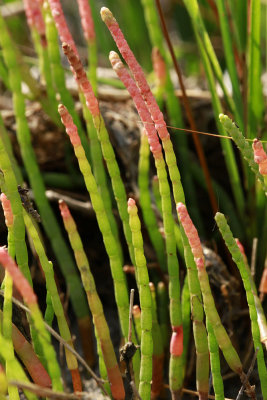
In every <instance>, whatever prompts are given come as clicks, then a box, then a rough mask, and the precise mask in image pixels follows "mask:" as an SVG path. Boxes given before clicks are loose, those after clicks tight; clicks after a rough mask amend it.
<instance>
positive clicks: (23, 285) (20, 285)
mask: <svg viewBox="0 0 267 400" xmlns="http://www.w3.org/2000/svg"><path fill="white" fill-rule="evenodd" d="M0 263H1V265H2V266H3V267H4V268H5V270H7V271H8V273H9V274H10V275H11V277H12V279H13V282H14V285H15V286H16V288H17V290H18V291H19V293H20V294H21V296H22V297H23V300H24V301H25V303H26V304H27V305H28V307H29V308H30V310H31V313H32V314H31V317H32V321H33V324H34V326H35V329H36V330H37V331H38V332H39V340H40V343H41V346H42V350H43V353H44V356H45V358H46V362H47V368H48V372H49V375H50V378H51V381H52V388H53V389H54V390H58V391H62V390H63V388H62V384H61V380H60V369H59V365H58V363H57V359H56V354H55V351H54V348H53V346H52V344H51V339H50V335H49V333H48V332H47V330H46V329H45V325H44V321H43V318H42V314H41V312H40V309H39V307H38V302H37V297H36V295H35V294H34V292H33V290H32V287H31V286H30V284H29V282H28V281H27V279H26V278H25V277H24V276H23V275H22V273H21V271H20V270H19V269H18V267H17V265H16V263H15V262H14V261H13V260H12V258H11V257H10V256H9V255H8V253H7V251H6V250H5V249H4V248H0Z"/></svg>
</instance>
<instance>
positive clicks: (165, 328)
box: [157, 282, 170, 349]
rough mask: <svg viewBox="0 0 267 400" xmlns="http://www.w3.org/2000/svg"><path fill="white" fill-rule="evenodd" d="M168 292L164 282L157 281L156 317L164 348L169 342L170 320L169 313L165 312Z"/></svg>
mask: <svg viewBox="0 0 267 400" xmlns="http://www.w3.org/2000/svg"><path fill="white" fill-rule="evenodd" d="M168 303H169V299H168V292H167V288H166V286H165V284H164V282H159V283H158V286H157V304H158V319H159V326H160V330H161V337H162V344H163V347H164V349H166V348H167V347H168V345H169V342H170V332H169V326H170V320H169V314H168V313H166V309H167V308H168Z"/></svg>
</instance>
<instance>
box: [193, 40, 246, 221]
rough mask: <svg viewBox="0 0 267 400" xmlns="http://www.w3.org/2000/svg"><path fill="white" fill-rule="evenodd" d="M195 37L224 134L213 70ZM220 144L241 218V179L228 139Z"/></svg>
mask: <svg viewBox="0 0 267 400" xmlns="http://www.w3.org/2000/svg"><path fill="white" fill-rule="evenodd" d="M196 38H197V42H198V47H199V50H200V54H201V57H202V62H203V66H204V68H205V72H206V77H207V80H208V84H209V88H210V93H211V100H212V106H213V110H214V116H215V121H216V126H217V129H218V131H219V134H220V135H222V136H225V130H224V129H222V126H221V124H220V120H219V115H220V114H221V113H222V106H221V102H220V99H219V96H218V95H217V91H216V82H215V79H214V75H213V72H212V69H211V65H210V61H209V58H208V55H207V53H206V49H205V47H204V45H203V42H202V41H201V38H200V36H199V35H198V34H196ZM239 126H242V125H240V124H239ZM221 146H222V150H223V154H224V157H225V162H226V167H227V172H228V176H229V180H230V183H231V189H232V192H233V195H234V199H235V203H236V206H237V210H238V212H239V215H240V216H241V218H243V217H242V216H243V215H244V212H245V200H244V194H243V191H242V185H241V180H240V176H239V172H238V168H237V164H236V160H235V156H234V152H233V148H232V144H231V143H230V141H229V140H225V139H223V138H222V139H221Z"/></svg>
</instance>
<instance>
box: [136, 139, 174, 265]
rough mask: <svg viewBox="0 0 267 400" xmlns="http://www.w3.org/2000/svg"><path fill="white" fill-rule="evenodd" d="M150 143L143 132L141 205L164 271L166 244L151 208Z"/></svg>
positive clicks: (141, 146)
mask: <svg viewBox="0 0 267 400" xmlns="http://www.w3.org/2000/svg"><path fill="white" fill-rule="evenodd" d="M149 155H150V150H149V144H148V140H147V137H146V134H145V132H143V133H142V134H141V140H140V150H139V164H138V187H139V191H140V195H139V196H140V197H139V201H140V206H141V210H142V215H143V218H144V221H145V225H146V228H147V230H148V234H149V237H150V240H151V242H152V245H153V247H154V249H155V251H156V255H157V259H158V261H159V265H160V267H161V268H162V271H166V269H167V267H166V257H165V245H164V241H163V238H162V236H161V234H160V232H159V227H158V224H157V220H156V216H155V214H154V211H153V210H152V208H151V197H150V192H149Z"/></svg>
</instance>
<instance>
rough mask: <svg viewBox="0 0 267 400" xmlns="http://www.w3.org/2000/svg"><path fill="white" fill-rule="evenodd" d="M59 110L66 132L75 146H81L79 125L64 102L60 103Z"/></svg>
mask: <svg viewBox="0 0 267 400" xmlns="http://www.w3.org/2000/svg"><path fill="white" fill-rule="evenodd" d="M58 112H59V114H60V117H61V121H62V123H63V125H64V126H65V128H66V132H67V134H68V135H69V138H70V141H71V143H72V145H73V147H78V146H81V139H80V137H79V134H78V130H77V127H76V126H75V125H74V123H73V120H72V118H71V115H70V114H69V112H68V110H67V109H66V107H65V106H63V104H59V106H58Z"/></svg>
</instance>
